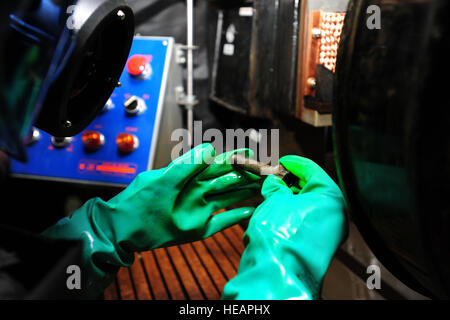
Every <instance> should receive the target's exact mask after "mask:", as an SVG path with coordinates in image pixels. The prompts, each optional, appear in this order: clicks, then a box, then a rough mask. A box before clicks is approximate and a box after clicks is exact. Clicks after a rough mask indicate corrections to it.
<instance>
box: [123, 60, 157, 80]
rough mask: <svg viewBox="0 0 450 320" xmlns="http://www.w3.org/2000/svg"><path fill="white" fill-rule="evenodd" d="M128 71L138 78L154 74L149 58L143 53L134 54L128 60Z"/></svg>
mask: <svg viewBox="0 0 450 320" xmlns="http://www.w3.org/2000/svg"><path fill="white" fill-rule="evenodd" d="M127 71H128V73H129V74H130V75H131V76H133V77H136V78H140V79H146V78H148V77H150V75H151V74H152V68H151V66H150V63H149V59H148V58H147V57H145V56H143V55H138V54H137V55H134V56H132V57H130V59H128V62H127Z"/></svg>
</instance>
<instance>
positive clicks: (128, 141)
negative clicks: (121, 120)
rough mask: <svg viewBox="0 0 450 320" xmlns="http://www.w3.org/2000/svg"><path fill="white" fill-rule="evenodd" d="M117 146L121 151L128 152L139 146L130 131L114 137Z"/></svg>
mask: <svg viewBox="0 0 450 320" xmlns="http://www.w3.org/2000/svg"><path fill="white" fill-rule="evenodd" d="M116 143H117V147H118V148H119V150H120V151H121V152H124V153H130V152H133V151H134V150H136V149H137V147H138V146H139V140H138V138H137V137H136V136H135V135H134V134H131V133H120V134H119V135H118V136H117V138H116Z"/></svg>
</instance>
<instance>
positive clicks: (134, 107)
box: [124, 96, 147, 116]
mask: <svg viewBox="0 0 450 320" xmlns="http://www.w3.org/2000/svg"><path fill="white" fill-rule="evenodd" d="M124 107H125V111H126V113H127V114H129V115H132V116H137V115H140V114H141V113H142V112H144V111H145V109H147V105H146V104H145V101H144V99H142V98H139V97H137V96H132V97H130V98H128V99H127V100H126V101H125V103H124Z"/></svg>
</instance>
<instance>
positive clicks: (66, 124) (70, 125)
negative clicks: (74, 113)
mask: <svg viewBox="0 0 450 320" xmlns="http://www.w3.org/2000/svg"><path fill="white" fill-rule="evenodd" d="M64 127H66V128H70V127H72V122H70V121H69V120H66V122H64Z"/></svg>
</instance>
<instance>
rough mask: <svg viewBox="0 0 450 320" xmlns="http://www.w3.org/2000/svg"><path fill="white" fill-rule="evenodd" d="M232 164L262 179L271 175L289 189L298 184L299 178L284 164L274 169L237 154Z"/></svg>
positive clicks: (232, 159)
mask: <svg viewBox="0 0 450 320" xmlns="http://www.w3.org/2000/svg"><path fill="white" fill-rule="evenodd" d="M231 164H233V166H234V167H236V168H238V169H241V170H246V171H248V172H251V173H254V174H256V175H258V176H260V177H264V176H269V175H274V176H277V177H279V178H280V179H283V181H284V182H286V184H287V185H288V186H289V187H291V186H292V185H296V184H297V183H298V178H297V177H296V176H295V175H293V174H292V173H290V172H289V171H288V170H287V169H286V168H285V167H284V166H283V165H282V164H279V165H277V166H275V167H272V166H270V165H268V164H265V163H262V162H259V161H256V160H253V159H249V158H246V157H244V156H242V155H240V154H235V155H234V156H233V157H232V158H231Z"/></svg>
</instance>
